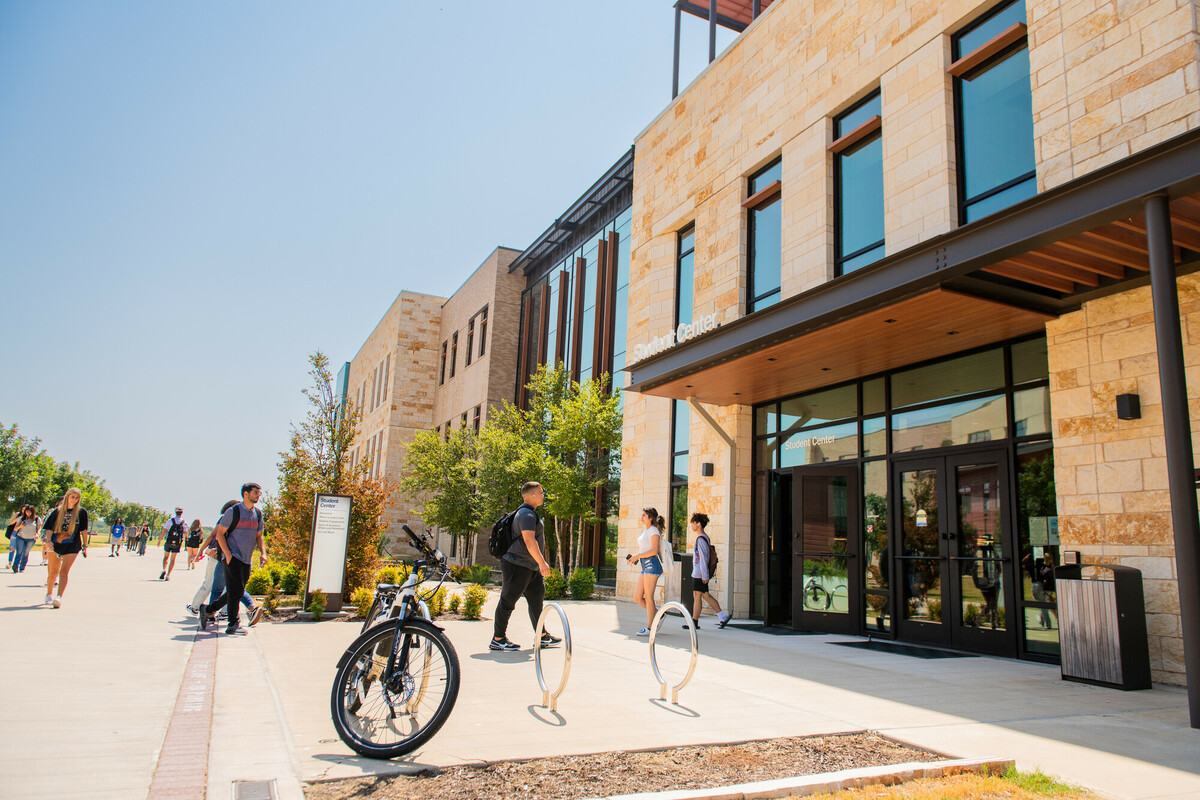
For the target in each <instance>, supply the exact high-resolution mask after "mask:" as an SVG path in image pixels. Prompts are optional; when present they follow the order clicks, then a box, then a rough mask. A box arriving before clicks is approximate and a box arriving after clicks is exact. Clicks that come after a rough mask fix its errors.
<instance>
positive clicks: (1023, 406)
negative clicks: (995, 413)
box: [1013, 386, 1050, 436]
mask: <svg viewBox="0 0 1200 800" xmlns="http://www.w3.org/2000/svg"><path fill="white" fill-rule="evenodd" d="M1013 421H1014V424H1015V425H1016V428H1017V429H1016V430H1015V431H1014V432H1013V435H1014V436H1032V435H1034V434H1036V433H1050V387H1048V386H1039V387H1037V388H1035V389H1024V390H1022V391H1019V392H1013Z"/></svg>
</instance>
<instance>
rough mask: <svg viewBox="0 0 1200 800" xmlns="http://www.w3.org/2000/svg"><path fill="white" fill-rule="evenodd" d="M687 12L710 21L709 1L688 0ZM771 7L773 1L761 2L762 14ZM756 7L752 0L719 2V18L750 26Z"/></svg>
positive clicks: (685, 5) (724, 0)
mask: <svg viewBox="0 0 1200 800" xmlns="http://www.w3.org/2000/svg"><path fill="white" fill-rule="evenodd" d="M683 5H684V7H685V10H686V11H687V12H688V13H690V14H693V15H695V16H698V17H701V18H702V19H708V0H688V2H686V3H685V4H683ZM770 5H771V0H761V2H760V6H761V8H760V10H759V13H760V14H761V13H762V12H763V11H766V10H767V7H768V6H770ZM753 13H754V5H753V3H752V2H751V0H717V18H718V19H720V18H721V17H724V18H726V19H730V20H733V21H735V22H739V23H741V24H742V25H749V24H750V23H751V22H753V21H754V20H753Z"/></svg>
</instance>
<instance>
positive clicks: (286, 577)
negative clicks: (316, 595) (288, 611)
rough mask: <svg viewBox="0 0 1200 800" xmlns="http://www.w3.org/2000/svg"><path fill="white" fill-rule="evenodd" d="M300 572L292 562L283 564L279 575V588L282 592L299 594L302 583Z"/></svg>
mask: <svg viewBox="0 0 1200 800" xmlns="http://www.w3.org/2000/svg"><path fill="white" fill-rule="evenodd" d="M302 577H303V576H302V573H301V572H300V570H298V569H296V567H295V566H294V565H292V564H284V565H283V572H282V573H281V574H280V576H279V589H280V591H282V592H283V593H284V594H299V593H300V587H301V586H303V585H304V582H303V580H302Z"/></svg>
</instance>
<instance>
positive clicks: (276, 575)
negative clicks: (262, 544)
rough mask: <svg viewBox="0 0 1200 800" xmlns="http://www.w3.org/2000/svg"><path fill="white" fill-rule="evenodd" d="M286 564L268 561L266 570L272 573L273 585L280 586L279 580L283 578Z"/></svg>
mask: <svg viewBox="0 0 1200 800" xmlns="http://www.w3.org/2000/svg"><path fill="white" fill-rule="evenodd" d="M284 566H285V565H284V564H281V563H279V562H278V561H270V562H268V563H267V566H266V570H267V572H269V573H271V585H272V586H278V585H279V582H280V581H281V580H283V568H284Z"/></svg>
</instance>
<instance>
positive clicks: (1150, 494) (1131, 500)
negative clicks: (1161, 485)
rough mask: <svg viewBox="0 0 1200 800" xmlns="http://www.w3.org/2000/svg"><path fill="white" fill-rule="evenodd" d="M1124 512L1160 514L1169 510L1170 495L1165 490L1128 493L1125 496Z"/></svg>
mask: <svg viewBox="0 0 1200 800" xmlns="http://www.w3.org/2000/svg"><path fill="white" fill-rule="evenodd" d="M1125 510H1126V511H1132V512H1162V511H1170V510H1171V495H1170V493H1169V492H1168V491H1165V490H1161V489H1160V490H1154V491H1145V490H1143V491H1140V492H1129V493H1127V494H1126V495H1125Z"/></svg>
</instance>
